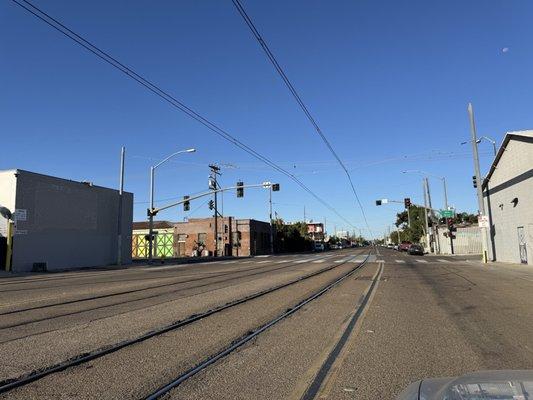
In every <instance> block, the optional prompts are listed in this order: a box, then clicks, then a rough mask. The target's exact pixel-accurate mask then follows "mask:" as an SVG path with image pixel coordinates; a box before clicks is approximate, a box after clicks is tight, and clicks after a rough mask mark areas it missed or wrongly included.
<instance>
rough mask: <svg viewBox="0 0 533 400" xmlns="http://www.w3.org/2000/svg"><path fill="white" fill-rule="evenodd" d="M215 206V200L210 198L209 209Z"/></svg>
mask: <svg viewBox="0 0 533 400" xmlns="http://www.w3.org/2000/svg"><path fill="white" fill-rule="evenodd" d="M213 208H215V202H214V201H213V200H209V209H210V210H212V209H213Z"/></svg>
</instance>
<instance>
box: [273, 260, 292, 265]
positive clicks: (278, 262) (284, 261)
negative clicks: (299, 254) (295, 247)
mask: <svg viewBox="0 0 533 400" xmlns="http://www.w3.org/2000/svg"><path fill="white" fill-rule="evenodd" d="M289 261H290V260H281V261H277V262H276V264H283V263H286V262H289Z"/></svg>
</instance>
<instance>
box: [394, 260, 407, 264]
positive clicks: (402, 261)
mask: <svg viewBox="0 0 533 400" xmlns="http://www.w3.org/2000/svg"><path fill="white" fill-rule="evenodd" d="M394 261H396V262H397V263H398V264H405V260H394Z"/></svg>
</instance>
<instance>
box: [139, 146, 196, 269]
mask: <svg viewBox="0 0 533 400" xmlns="http://www.w3.org/2000/svg"><path fill="white" fill-rule="evenodd" d="M195 151H196V149H187V150H180V151H176V152H175V153H172V154H171V155H169V156H168V157H166V158H164V159H163V160H161V161H160V162H159V163H157V164H156V165H153V166H151V167H150V208H149V209H148V264H152V262H153V253H154V244H153V239H154V238H153V235H154V191H155V187H154V184H155V169H156V168H157V167H159V166H160V165H161V164H163V163H165V162H167V161H168V160H170V159H171V158H172V157H174V156H176V155H178V154H181V153H194V152H195Z"/></svg>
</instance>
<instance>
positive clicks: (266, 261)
mask: <svg viewBox="0 0 533 400" xmlns="http://www.w3.org/2000/svg"><path fill="white" fill-rule="evenodd" d="M268 262H270V261H268V260H265V261H257V262H256V264H265V263H268Z"/></svg>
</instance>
